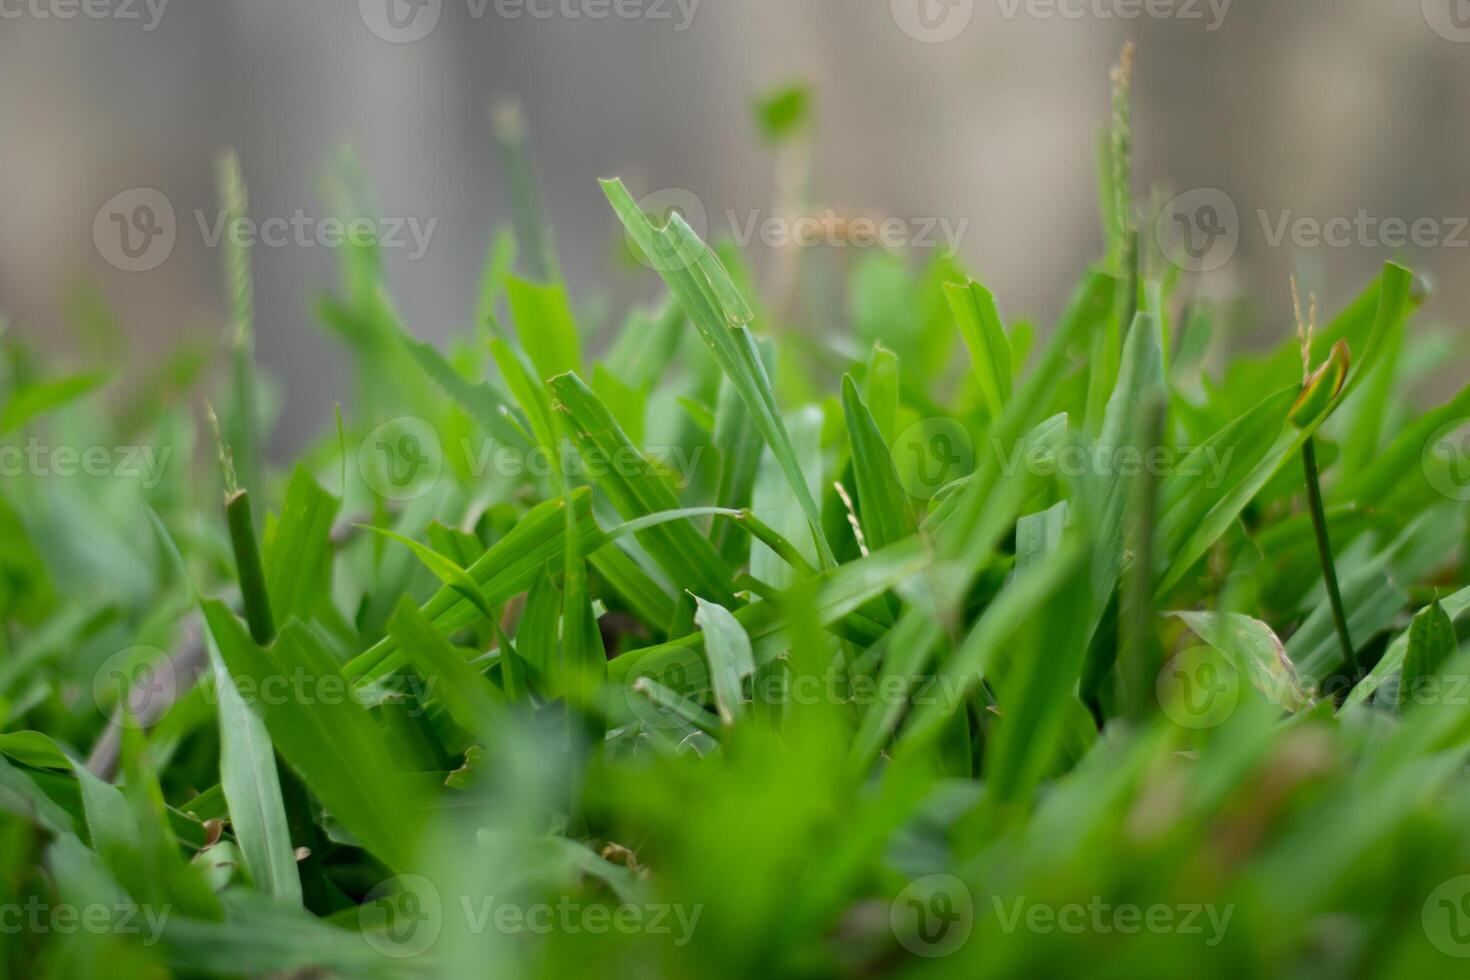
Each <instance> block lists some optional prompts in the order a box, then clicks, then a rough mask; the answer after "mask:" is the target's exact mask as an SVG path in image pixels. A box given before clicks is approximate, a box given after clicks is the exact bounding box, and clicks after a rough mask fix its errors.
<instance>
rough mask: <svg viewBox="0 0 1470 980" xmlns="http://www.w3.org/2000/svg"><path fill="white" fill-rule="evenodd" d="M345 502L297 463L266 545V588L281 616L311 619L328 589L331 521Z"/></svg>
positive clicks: (329, 587)
mask: <svg viewBox="0 0 1470 980" xmlns="http://www.w3.org/2000/svg"><path fill="white" fill-rule="evenodd" d="M341 506H342V501H341V500H339V499H338V498H336V497H334V496H332V495H331V494H330V493H328V492H327V491H326V490H324V489H323V488H322V487H321V486H320V485H319V484H318V483H317V482H316V480H314V479H313V478H312V476H311V474H310V473H309V472H308V471H307V469H306V468H305V467H304V466H297V467H296V469H295V471H294V472H293V473H292V474H291V483H290V484H289V486H288V487H287V488H286V500H285V503H283V504H282V505H281V518H280V521H279V522H278V523H277V524H276V530H275V534H274V535H273V536H272V538H271V540H270V541H269V542H268V543H267V545H266V549H265V568H266V591H267V593H268V594H269V595H270V606H271V611H272V613H274V614H275V616H276V617H277V618H279V619H281V620H283V621H284V620H286V619H289V618H290V617H292V616H298V617H300V618H301V619H303V620H306V619H311V618H312V617H313V616H314V615H315V613H316V611H317V606H318V603H319V602H321V601H322V599H323V598H324V597H325V596H327V595H328V594H329V593H330V590H331V582H332V523H333V521H335V520H336V518H337V511H338V510H339V509H340V508H341Z"/></svg>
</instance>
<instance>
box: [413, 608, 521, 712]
mask: <svg viewBox="0 0 1470 980" xmlns="http://www.w3.org/2000/svg"><path fill="white" fill-rule="evenodd" d="M388 632H389V633H390V634H392V635H393V636H394V637H395V638H396V639H397V640H398V645H399V648H400V649H401V650H403V652H404V655H405V656H406V657H407V658H408V663H409V666H410V667H412V668H413V669H414V670H416V671H418V672H419V673H420V674H421V675H423V678H424V680H426V681H428V682H429V685H430V686H429V688H428V690H427V695H428V697H430V698H432V699H433V700H435V701H438V702H439V703H440V704H442V705H444V707H445V709H446V710H447V711H448V712H449V716H450V717H451V718H453V719H454V723H455V724H456V725H458V726H459V727H460V728H463V729H464V730H465V731H466V732H469V733H471V734H477V733H479V732H488V731H491V730H493V727H494V724H495V719H496V718H497V717H499V714H500V712H499V710H498V709H499V705H498V704H497V698H496V692H495V689H494V686H493V685H492V684H491V683H490V682H489V681H488V680H486V679H485V677H484V676H483V675H482V674H481V673H480V671H479V670H477V669H476V668H475V667H474V666H472V665H471V664H470V663H469V662H468V661H467V660H466V659H465V657H464V655H463V654H462V653H461V652H460V651H459V650H458V649H456V648H455V647H454V646H453V645H451V644H450V642H449V641H448V640H446V639H445V638H444V636H443V635H442V634H440V632H439V631H438V630H436V629H435V628H434V624H433V623H430V622H429V621H428V619H426V618H425V617H424V614H423V613H421V612H419V609H418V607H417V606H415V605H414V603H413V600H412V599H411V598H409V597H408V596H404V597H403V599H402V600H401V601H400V602H399V603H398V608H397V609H396V610H395V611H394V613H393V618H392V619H390V620H389V621H388ZM502 653H503V654H505V655H506V656H514V654H511V653H509V652H508V651H502Z"/></svg>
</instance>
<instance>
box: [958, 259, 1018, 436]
mask: <svg viewBox="0 0 1470 980" xmlns="http://www.w3.org/2000/svg"><path fill="white" fill-rule="evenodd" d="M944 294H945V296H946V297H947V298H948V299H949V307H950V309H951V310H953V311H954V319H955V323H956V324H958V325H959V328H960V336H961V337H962V338H964V341H965V349H966V350H968V351H969V352H970V364H971V366H972V367H973V368H974V369H975V378H976V380H977V381H978V382H979V383H980V394H981V396H982V397H984V399H985V407H986V409H987V410H988V411H989V412H990V417H991V418H993V419H995V418H1000V413H1001V412H1002V411H1004V409H1005V403H1006V401H1007V400H1009V399H1010V397H1011V344H1010V341H1009V340H1007V339H1006V333H1005V329H1004V328H1003V327H1001V325H1000V312H999V311H998V310H997V309H996V307H995V297H994V296H992V295H991V293H990V291H989V290H988V289H986V288H985V287H984V286H982V285H980V284H979V283H978V282H975V281H974V280H973V279H972V280H970V282H969V284H968V285H965V286H961V285H959V284H957V283H945V284H944Z"/></svg>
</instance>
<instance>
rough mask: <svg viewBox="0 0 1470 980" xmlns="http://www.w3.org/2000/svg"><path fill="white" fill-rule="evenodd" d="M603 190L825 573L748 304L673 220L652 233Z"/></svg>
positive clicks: (634, 209) (608, 185) (615, 194)
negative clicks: (695, 337) (741, 409)
mask: <svg viewBox="0 0 1470 980" xmlns="http://www.w3.org/2000/svg"><path fill="white" fill-rule="evenodd" d="M602 188H603V191H604V193H605V194H606V195H607V198H608V201H609V202H610V203H611V204H612V206H613V210H614V211H615V212H616V213H617V215H618V218H619V219H620V220H621V221H622V223H623V226H624V227H625V228H626V229H627V230H628V233H629V235H631V236H632V238H633V240H634V241H635V242H636V243H637V245H638V247H639V248H640V249H641V250H642V251H643V253H644V254H645V255H646V256H647V257H648V258H649V260H650V261H651V262H652V263H653V265H654V267H655V268H657V269H658V270H659V274H660V275H661V276H662V277H663V279H664V282H665V283H666V284H667V285H668V287H669V289H670V291H671V292H673V294H674V295H675V297H677V298H678V300H679V303H680V305H681V306H683V308H684V311H685V313H687V314H688V316H689V319H690V320H691V322H693V324H694V326H695V329H696V330H697V331H698V332H699V335H700V337H701V339H703V340H704V342H705V345H706V346H707V347H708V348H709V350H710V353H711V354H712V355H713V356H714V358H715V360H716V362H718V363H719V365H720V368H721V370H722V371H724V373H725V375H726V376H727V377H729V378H730V380H731V382H732V384H734V386H735V389H736V391H737V392H738V393H739V394H740V397H741V398H742V399H743V400H744V401H745V404H746V407H747V408H749V409H750V412H751V417H752V420H753V422H754V423H755V426H756V428H757V430H758V431H759V432H760V433H761V437H762V438H763V439H764V440H765V442H766V445H767V446H768V447H769V448H770V450H771V452H772V454H773V455H774V456H775V458H776V460H777V462H778V463H779V465H780V466H781V468H782V470H783V471H784V472H785V474H786V478H787V480H788V482H790V484H791V489H792V492H793V493H794V494H795V495H796V498H797V500H798V501H799V502H800V504H801V507H802V510H803V512H804V513H805V515H806V518H807V522H808V524H809V525H810V527H811V533H812V537H813V540H814V541H815V543H816V546H817V551H818V554H819V555H820V556H821V559H822V565H823V567H831V566H832V565H834V564H835V559H834V558H833V557H832V551H831V548H830V546H829V545H828V543H827V539H826V536H825V535H824V533H823V531H822V519H821V514H820V512H819V511H818V509H817V504H816V500H815V499H814V498H813V497H812V495H811V492H810V490H809V489H808V488H807V486H806V482H805V480H804V478H803V476H802V473H801V467H800V464H799V463H798V461H797V458H796V452H795V450H794V449H793V447H792V445H791V439H790V437H789V436H788V435H787V432H786V427H785V424H784V423H783V421H782V419H781V414H780V411H779V409H778V408H777V406H776V398H775V394H774V392H773V391H772V389H771V383H770V378H769V377H768V376H767V374H766V371H765V368H764V366H763V365H762V364H761V360H760V356H759V354H758V353H757V352H756V350H755V345H754V341H753V338H752V337H751V336H750V332H749V331H748V330H746V329H744V327H743V324H745V323H746V322H748V321H749V320H750V319H751V317H752V316H753V313H752V312H751V310H750V308H749V306H748V304H746V303H745V302H744V301H743V300H742V299H741V298H740V295H739V293H738V291H737V290H736V289H735V286H734V284H733V283H731V282H730V279H729V277H728V276H727V275H726V274H725V272H724V270H723V269H722V268H721V267H720V265H719V260H718V259H716V258H715V256H714V253H712V252H711V251H710V250H709V249H708V248H707V247H706V246H705V245H704V243H703V242H702V241H700V239H699V236H698V235H696V234H695V233H694V232H693V230H692V229H690V228H689V226H688V224H687V223H685V222H684V220H683V219H682V218H681V217H680V216H679V215H677V214H675V215H673V216H672V217H671V218H670V220H669V223H668V225H667V226H665V227H663V228H656V227H654V225H653V223H652V222H650V221H649V219H648V217H647V216H646V215H645V214H644V213H643V212H642V211H641V210H640V209H639V207H638V203H637V202H636V201H635V200H634V199H633V197H632V195H631V194H629V193H628V191H627V188H625V187H624V186H623V184H622V182H621V181H618V180H605V181H603V182H602Z"/></svg>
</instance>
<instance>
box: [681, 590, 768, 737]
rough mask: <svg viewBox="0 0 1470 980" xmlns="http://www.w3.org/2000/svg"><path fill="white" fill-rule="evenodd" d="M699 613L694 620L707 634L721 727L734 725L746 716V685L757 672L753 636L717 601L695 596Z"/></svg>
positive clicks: (705, 645)
mask: <svg viewBox="0 0 1470 980" xmlns="http://www.w3.org/2000/svg"><path fill="white" fill-rule="evenodd" d="M694 601H695V603H696V604H697V605H698V607H699V611H698V612H697V613H695V615H694V621H695V622H696V623H698V624H699V628H700V630H701V631H703V633H704V652H705V656H706V657H708V658H709V667H710V674H709V676H710V686H711V688H712V690H713V692H714V698H715V708H716V710H717V711H718V713H719V716H720V724H722V725H723V726H724V727H725V728H729V727H730V726H732V725H734V724H735V722H736V721H738V720H739V719H740V718H741V717H742V716H743V715H744V713H745V699H744V693H743V685H744V682H745V678H747V677H749V676H750V675H751V674H754V673H755V657H754V656H753V655H752V653H751V651H750V637H749V636H747V635H746V633H745V630H744V629H742V628H741V626H740V622H739V620H737V619H736V618H735V617H734V616H732V615H731V614H730V610H728V609H726V608H725V607H723V606H721V605H718V604H716V603H713V602H706V601H705V600H703V599H701V598H699V596H695V597H694Z"/></svg>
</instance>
